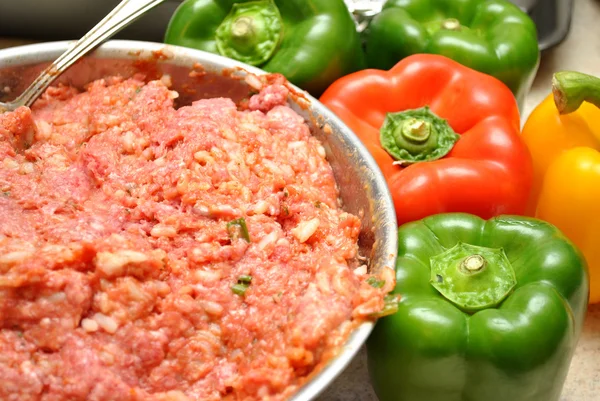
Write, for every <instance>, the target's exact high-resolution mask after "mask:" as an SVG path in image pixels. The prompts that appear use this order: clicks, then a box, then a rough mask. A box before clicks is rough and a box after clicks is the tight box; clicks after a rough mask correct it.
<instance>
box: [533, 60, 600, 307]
mask: <svg viewBox="0 0 600 401" xmlns="http://www.w3.org/2000/svg"><path fill="white" fill-rule="evenodd" d="M553 92H554V96H553V95H550V96H548V97H547V98H546V99H545V100H544V101H543V102H542V103H541V104H539V105H538V106H537V107H536V108H535V109H534V110H533V112H532V113H531V115H530V116H529V118H528V119H527V122H526V123H525V126H524V127H523V138H524V140H525V142H526V143H527V145H528V146H529V149H530V150H531V154H532V156H533V162H534V185H533V191H532V197H531V201H530V204H529V208H528V214H530V215H532V216H536V217H538V218H541V219H543V220H546V221H549V222H550V223H552V224H554V225H556V226H557V227H559V228H560V229H561V230H562V231H563V232H564V233H565V234H566V235H567V236H568V237H569V238H570V239H571V240H572V241H573V242H574V243H575V244H576V245H577V246H578V247H579V248H580V249H581V251H582V252H583V254H584V255H585V257H586V259H587V262H588V265H589V269H590V303H599V302H600V246H598V241H599V240H600V108H598V107H600V79H598V78H596V77H591V76H589V75H584V74H581V73H578V72H571V71H564V72H559V73H556V74H555V76H554V82H553ZM555 99H556V100H555ZM584 100H585V101H584ZM582 102H583V103H582ZM596 105H597V106H596Z"/></svg>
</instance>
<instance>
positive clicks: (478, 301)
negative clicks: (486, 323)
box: [429, 243, 517, 313]
mask: <svg viewBox="0 0 600 401" xmlns="http://www.w3.org/2000/svg"><path fill="white" fill-rule="evenodd" d="M430 265H431V278H430V280H429V282H430V284H431V285H432V286H433V287H434V288H435V289H436V290H437V291H438V292H439V293H440V294H441V295H442V296H443V297H444V298H446V299H447V300H448V301H450V302H452V303H453V304H455V305H456V306H457V307H458V308H460V309H461V310H463V311H465V312H469V313H474V312H477V311H479V310H482V309H487V308H495V307H497V306H498V305H500V303H501V302H502V301H503V300H504V299H505V298H506V297H507V296H508V294H509V293H510V292H511V291H512V290H513V288H514V287H515V286H516V284H517V279H516V276H515V272H514V270H513V268H512V265H511V264H510V261H509V260H508V258H507V257H506V254H505V253H504V251H503V250H502V249H494V248H486V247H482V246H476V245H470V244H464V243H458V244H456V246H454V247H452V248H450V249H447V250H446V251H444V252H442V253H440V254H438V255H435V256H432V257H431V258H430Z"/></svg>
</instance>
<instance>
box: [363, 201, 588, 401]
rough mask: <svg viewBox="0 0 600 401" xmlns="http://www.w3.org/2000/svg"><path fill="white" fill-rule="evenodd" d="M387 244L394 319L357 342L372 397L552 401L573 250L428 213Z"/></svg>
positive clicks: (561, 370) (530, 233) (567, 318)
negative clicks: (395, 246) (392, 250)
mask: <svg viewBox="0 0 600 401" xmlns="http://www.w3.org/2000/svg"><path fill="white" fill-rule="evenodd" d="M398 238H399V252H398V259H397V262H396V287H395V289H394V291H393V292H394V293H396V294H399V295H400V299H401V300H400V303H399V305H398V311H397V312H396V313H395V314H392V315H389V316H386V317H384V318H381V319H379V320H378V322H377V324H376V326H375V329H374V331H373V333H372V334H371V336H370V337H369V339H368V340H367V352H368V367H369V374H370V376H371V382H372V384H373V387H374V389H375V392H376V393H377V396H378V398H379V400H380V401H506V400H511V401H558V400H559V397H560V393H561V389H562V387H563V384H564V381H565V377H566V374H567V371H568V368H569V364H570V361H571V358H572V355H573V352H574V350H575V346H576V343H577V341H578V338H579V335H580V332H581V328H582V325H583V320H584V317H585V312H586V305H587V295H588V281H587V280H588V278H587V270H586V264H585V260H584V258H583V257H582V255H581V254H580V252H579V251H578V249H577V248H576V247H575V246H574V245H573V244H572V243H571V242H570V241H569V240H568V239H567V238H566V237H565V236H564V235H563V234H562V233H561V232H560V231H559V230H558V229H556V227H554V226H552V225H551V224H549V223H546V222H544V221H541V220H537V219H533V218H528V217H523V216H507V215H505V216H498V217H495V218H492V219H490V220H487V221H486V220H482V219H480V218H478V217H476V216H473V215H468V214H462V213H449V214H439V215H435V216H431V217H427V218H425V219H423V220H419V221H416V222H411V223H408V224H406V225H404V226H402V227H400V228H399V230H398ZM457 248H459V249H466V250H467V251H468V252H466V253H465V252H462V253H461V252H458V253H457V252H455V251H456V249H457ZM473 250H475V251H474V252H473ZM478 255H483V257H482V258H483V259H484V262H485V263H471V262H473V257H475V258H478V257H479V256H478ZM469 258H471V259H469ZM468 260H470V261H471V262H467V265H468V266H469V267H470V269H471V270H468V271H467V273H464V272H463V270H462V269H463V265H464V264H465V262H466V261H468ZM481 266H482V267H481ZM477 268H479V270H477ZM503 269H504V270H503ZM511 272H512V273H513V274H514V275H512V274H511ZM513 279H514V280H515V282H512V283H511V281H512V280H513ZM440 283H447V284H448V288H452V285H453V286H454V287H453V288H452V290H448V288H446V290H445V291H444V292H440V291H438V290H437V289H436V288H435V287H434V285H436V286H439V285H440ZM507 283H508V284H511V285H512V288H509V287H508V286H505V285H504V284H507ZM456 299H459V300H461V302H458V303H455V300H456ZM479 301H483V302H482V303H481V302H479ZM478 302H479V306H476V305H477V304H478ZM484 304H485V305H484ZM469 306H470V307H471V308H470V309H469V308H468V307H469ZM473 306H476V307H475V308H473ZM467 309H469V310H468V311H467Z"/></svg>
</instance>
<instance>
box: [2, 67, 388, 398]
mask: <svg viewBox="0 0 600 401" xmlns="http://www.w3.org/2000/svg"><path fill="white" fill-rule="evenodd" d="M168 83H169V82H168V80H157V81H151V82H148V83H145V82H144V81H143V80H142V79H141V77H134V78H130V79H121V78H118V77H109V78H106V79H102V80H99V81H95V82H92V83H90V84H89V85H88V86H87V87H86V89H85V91H82V92H81V91H78V90H76V89H75V88H71V87H66V86H59V87H53V88H50V89H48V90H47V91H46V93H45V94H44V95H43V97H42V98H40V99H39V100H38V101H37V102H36V104H34V106H33V107H32V108H31V109H29V108H20V109H18V110H16V111H15V112H12V113H6V114H2V115H0V156H1V157H2V160H3V162H2V163H0V191H1V192H0V255H1V256H0V377H1V378H2V380H0V399H2V400H19V401H28V400H36V401H42V400H43V401H50V400H52V401H59V400H69V401H77V400H95V401H103V400H121V401H125V400H154V401H183V400H186V401H187V400H202V401H209V400H221V399H224V400H259V399H270V400H282V399H285V398H287V397H289V396H290V395H291V394H293V393H294V392H295V391H296V390H297V389H298V387H299V386H300V385H301V384H302V383H303V382H304V381H306V379H307V377H308V375H310V373H311V372H313V371H314V370H315V369H316V368H317V367H318V366H319V365H320V364H322V363H323V362H324V361H326V360H327V358H330V357H331V356H332V355H334V354H335V352H336V350H337V349H338V347H339V346H340V345H341V344H342V343H343V340H344V339H345V338H346V336H347V334H348V332H349V330H350V327H353V325H355V324H359V323H360V322H361V321H362V319H364V318H365V316H364V315H365V314H368V313H370V312H374V311H376V310H378V309H381V307H382V306H383V296H384V294H383V291H382V290H381V289H376V288H372V287H371V286H369V285H368V284H366V283H365V279H366V278H367V274H366V269H360V268H357V266H358V264H356V263H354V261H355V260H356V258H357V256H358V255H357V250H358V247H357V241H358V235H359V233H360V220H359V218H358V217H357V216H354V215H351V214H349V213H346V212H344V211H343V210H342V209H341V208H340V206H339V201H338V191H337V188H336V183H335V180H334V177H333V173H332V170H331V167H330V166H329V164H328V162H327V160H326V159H325V152H324V149H323V147H322V145H321V144H320V143H319V141H318V140H317V139H316V138H314V137H313V136H311V133H310V130H309V128H308V126H307V124H306V123H305V121H304V120H303V119H302V117H300V116H299V115H298V114H296V113H295V112H294V111H293V110H292V109H291V108H289V107H288V106H287V105H286V98H287V95H288V93H287V91H288V90H287V88H286V86H285V85H283V84H281V83H274V84H271V85H266V84H265V85H262V89H261V92H260V93H258V94H256V95H254V96H253V97H252V98H251V99H250V101H249V102H248V103H247V107H246V108H245V109H241V108H239V107H238V106H236V104H234V103H233V101H232V100H231V99H226V98H216V99H208V100H199V101H197V102H195V103H193V104H192V105H190V106H186V107H182V108H179V109H175V108H174V105H173V99H174V98H176V97H177V94H176V93H174V92H172V91H170V90H169V88H168V87H167V86H166V84H168ZM357 311H361V312H360V313H357Z"/></svg>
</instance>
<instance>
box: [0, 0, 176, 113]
mask: <svg viewBox="0 0 600 401" xmlns="http://www.w3.org/2000/svg"><path fill="white" fill-rule="evenodd" d="M163 1H165V0H123V1H121V2H120V3H119V4H118V5H117V6H116V7H115V8H114V9H113V10H112V11H111V12H110V13H109V14H108V15H107V16H106V17H104V19H103V20H102V21H100V22H99V23H98V24H97V25H96V26H95V27H93V28H92V29H91V30H90V31H89V32H88V33H86V34H85V35H84V36H83V37H82V38H81V39H79V40H78V41H77V42H76V43H75V44H74V45H73V46H71V47H70V48H69V49H68V50H67V51H66V52H64V53H63V54H62V55H61V56H60V57H59V58H57V59H56V61H54V63H52V64H51V65H50V66H49V67H48V68H46V69H45V70H44V71H42V73H41V74H40V75H39V76H38V77H37V78H36V79H35V81H33V83H32V84H31V85H29V87H28V88H27V89H25V91H24V92H23V93H22V94H21V95H20V96H19V97H17V98H16V99H15V100H13V101H11V102H6V103H3V102H0V114H1V113H4V112H7V111H13V110H15V109H17V108H18V107H20V106H31V105H32V104H33V102H35V100H36V99H37V98H38V97H39V96H40V95H41V94H42V93H43V92H44V91H45V90H46V88H48V86H50V84H51V83H52V82H54V80H55V79H56V78H58V76H59V75H60V74H62V73H63V72H65V71H66V70H67V69H68V68H69V67H70V66H71V65H73V63H74V62H76V61H77V60H79V59H80V58H81V57H83V56H84V55H86V54H87V53H89V52H90V51H91V50H92V49H94V48H95V47H96V46H98V45H99V44H101V43H102V42H104V41H105V40H106V39H108V38H110V37H111V36H113V35H114V34H116V33H117V32H119V31H120V30H121V29H123V28H125V27H126V26H127V25H129V24H130V23H132V22H133V21H135V20H136V19H138V18H139V17H140V16H141V15H142V14H144V13H145V12H146V11H149V10H151V9H152V8H154V7H155V6H156V5H158V4H160V3H162V2H163Z"/></svg>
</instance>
